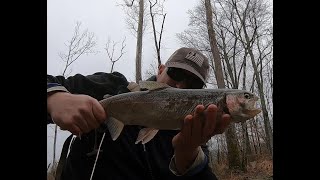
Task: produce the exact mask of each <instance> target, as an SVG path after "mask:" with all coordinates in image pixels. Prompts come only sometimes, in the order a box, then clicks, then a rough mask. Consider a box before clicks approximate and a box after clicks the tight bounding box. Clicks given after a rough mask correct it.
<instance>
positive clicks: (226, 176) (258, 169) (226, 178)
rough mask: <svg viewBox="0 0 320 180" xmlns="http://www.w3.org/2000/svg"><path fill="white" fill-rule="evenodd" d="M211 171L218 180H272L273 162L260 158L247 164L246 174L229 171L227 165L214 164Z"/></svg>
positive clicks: (267, 158) (269, 159)
mask: <svg viewBox="0 0 320 180" xmlns="http://www.w3.org/2000/svg"><path fill="white" fill-rule="evenodd" d="M213 170H214V173H215V174H216V176H217V177H218V179H219V180H272V179H273V161H272V159H271V158H270V157H265V156H260V157H257V158H256V159H255V160H252V161H251V162H249V163H248V166H247V172H242V171H239V172H237V171H234V170H229V168H228V165H227V163H221V164H219V165H218V164H214V165H213Z"/></svg>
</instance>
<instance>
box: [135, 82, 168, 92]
mask: <svg viewBox="0 0 320 180" xmlns="http://www.w3.org/2000/svg"><path fill="white" fill-rule="evenodd" d="M139 86H140V88H141V89H148V90H150V91H151V90H157V89H163V88H168V87H170V86H169V85H167V84H165V83H159V82H156V81H139Z"/></svg>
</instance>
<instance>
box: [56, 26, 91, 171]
mask: <svg viewBox="0 0 320 180" xmlns="http://www.w3.org/2000/svg"><path fill="white" fill-rule="evenodd" d="M80 26H81V22H76V26H75V29H74V34H73V36H72V38H71V40H70V41H68V43H65V46H66V47H67V52H66V53H64V52H60V53H59V56H60V58H61V59H62V61H64V62H65V67H64V70H63V72H62V75H63V76H65V77H66V76H67V75H66V71H67V69H68V68H69V67H70V65H71V64H72V63H74V62H75V61H76V60H78V59H79V57H80V56H81V55H83V54H91V53H95V50H94V47H95V46H96V40H95V35H94V33H92V32H89V31H88V29H86V30H84V31H83V32H80ZM57 130H58V126H57V125H55V128H54V140H53V157H52V169H53V170H55V169H56V164H57V163H56V162H55V161H56V142H57V133H58V131H57ZM54 175H55V172H54Z"/></svg>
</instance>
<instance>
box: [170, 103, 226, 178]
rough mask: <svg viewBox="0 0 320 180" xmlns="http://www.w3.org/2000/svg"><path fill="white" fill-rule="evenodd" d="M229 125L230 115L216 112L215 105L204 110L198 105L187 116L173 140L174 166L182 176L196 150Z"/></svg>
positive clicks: (194, 156)
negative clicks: (192, 112) (192, 113)
mask: <svg viewBox="0 0 320 180" xmlns="http://www.w3.org/2000/svg"><path fill="white" fill-rule="evenodd" d="M229 123H230V115H228V114H221V112H220V113H219V112H218V108H217V106H216V105H213V104H211V105H209V106H208V108H207V109H206V110H205V108H204V106H203V105H198V106H197V107H196V109H195V113H194V115H193V116H192V115H187V116H186V117H185V119H184V125H183V127H182V129H181V131H180V132H179V133H178V134H177V135H176V136H175V137H174V138H173V140H172V144H173V147H174V154H175V164H176V168H177V170H178V171H179V173H181V174H183V173H184V172H185V171H186V170H187V169H188V168H189V167H190V166H191V165H192V163H193V162H194V160H195V158H196V157H197V154H198V148H199V146H200V145H201V144H205V143H206V142H207V141H208V140H209V139H210V138H211V137H212V136H214V135H216V134H221V133H223V132H224V131H225V130H226V128H227V127H228V125H229Z"/></svg>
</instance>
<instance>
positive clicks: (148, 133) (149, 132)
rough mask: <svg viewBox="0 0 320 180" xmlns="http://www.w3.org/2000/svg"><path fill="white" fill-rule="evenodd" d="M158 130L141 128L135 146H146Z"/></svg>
mask: <svg viewBox="0 0 320 180" xmlns="http://www.w3.org/2000/svg"><path fill="white" fill-rule="evenodd" d="M158 131H159V129H154V128H143V129H141V130H140V131H139V134H138V137H137V140H136V142H135V143H136V144H138V143H139V142H141V143H142V144H146V143H147V142H149V141H150V140H151V139H153V137H154V136H155V135H156V134H157V132H158Z"/></svg>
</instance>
